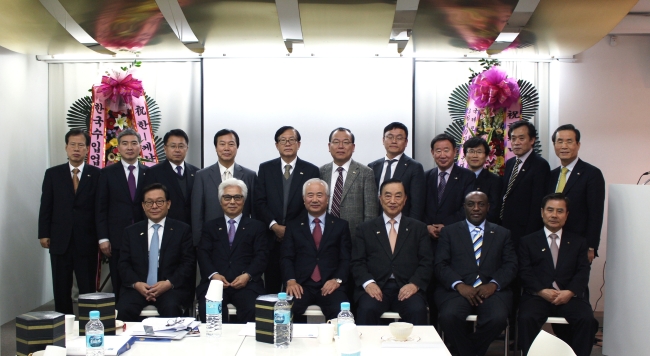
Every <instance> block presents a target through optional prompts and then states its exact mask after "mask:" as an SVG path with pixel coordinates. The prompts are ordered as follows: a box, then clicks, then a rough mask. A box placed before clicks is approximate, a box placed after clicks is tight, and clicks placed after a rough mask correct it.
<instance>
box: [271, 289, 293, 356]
mask: <svg viewBox="0 0 650 356" xmlns="http://www.w3.org/2000/svg"><path fill="white" fill-rule="evenodd" d="M273 343H274V344H275V347H276V348H280V349H286V348H287V347H289V344H290V343H291V306H289V303H288V302H287V293H278V301H277V302H275V307H274V308H273Z"/></svg>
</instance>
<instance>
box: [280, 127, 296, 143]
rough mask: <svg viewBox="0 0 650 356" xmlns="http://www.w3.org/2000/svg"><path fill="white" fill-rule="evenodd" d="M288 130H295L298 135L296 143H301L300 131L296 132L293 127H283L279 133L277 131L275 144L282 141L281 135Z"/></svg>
mask: <svg viewBox="0 0 650 356" xmlns="http://www.w3.org/2000/svg"><path fill="white" fill-rule="evenodd" d="M287 130H293V131H294V132H295V133H296V141H297V142H300V132H298V130H296V129H295V128H294V127H293V126H282V127H280V128H279V129H278V131H275V136H274V139H275V143H278V141H279V140H280V135H282V134H283V133H284V132H285V131H287Z"/></svg>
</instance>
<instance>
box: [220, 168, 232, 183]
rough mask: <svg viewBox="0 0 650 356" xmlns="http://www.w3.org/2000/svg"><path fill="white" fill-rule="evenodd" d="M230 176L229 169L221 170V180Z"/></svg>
mask: <svg viewBox="0 0 650 356" xmlns="http://www.w3.org/2000/svg"><path fill="white" fill-rule="evenodd" d="M230 178H232V174H231V173H230V170H229V169H226V171H225V172H223V177H221V179H222V181H224V180H226V179H230Z"/></svg>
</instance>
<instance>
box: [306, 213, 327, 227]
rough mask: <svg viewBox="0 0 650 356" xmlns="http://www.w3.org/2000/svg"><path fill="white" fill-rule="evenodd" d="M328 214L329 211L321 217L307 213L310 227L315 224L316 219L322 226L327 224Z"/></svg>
mask: <svg viewBox="0 0 650 356" xmlns="http://www.w3.org/2000/svg"><path fill="white" fill-rule="evenodd" d="M326 214H327V211H326V212H324V213H323V215H321V216H312V215H311V214H309V213H307V217H308V218H309V225H310V226H311V224H313V223H314V219H315V218H318V220H320V222H321V223H322V224H325V215H326Z"/></svg>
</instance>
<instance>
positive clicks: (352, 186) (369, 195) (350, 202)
mask: <svg viewBox="0 0 650 356" xmlns="http://www.w3.org/2000/svg"><path fill="white" fill-rule="evenodd" d="M336 174H338V173H336ZM320 178H321V179H322V180H324V181H325V182H327V184H330V182H331V181H332V162H330V163H327V164H326V165H324V166H322V167H320ZM330 194H332V195H333V194H334V187H330ZM377 197H378V195H377V184H376V183H375V178H374V172H373V171H372V169H370V168H369V167H367V166H364V165H361V164H359V162H357V161H355V160H350V171H349V172H348V174H347V177H346V178H345V183H344V184H343V194H342V195H341V219H343V220H347V222H348V223H349V224H350V231H355V229H356V227H357V225H358V224H360V223H361V222H364V221H368V220H371V219H373V218H375V217H377V211H378V209H379V208H378V206H379V201H378V200H377ZM330 208H331V207H330Z"/></svg>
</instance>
